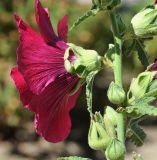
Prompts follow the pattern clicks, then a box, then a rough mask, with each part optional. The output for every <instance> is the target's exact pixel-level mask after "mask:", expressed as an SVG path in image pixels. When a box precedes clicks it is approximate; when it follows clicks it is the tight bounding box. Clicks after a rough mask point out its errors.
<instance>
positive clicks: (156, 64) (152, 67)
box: [148, 59, 157, 71]
mask: <svg viewBox="0 0 157 160" xmlns="http://www.w3.org/2000/svg"><path fill="white" fill-rule="evenodd" d="M148 70H149V71H157V59H155V60H154V63H153V64H152V65H150V66H149V67H148Z"/></svg>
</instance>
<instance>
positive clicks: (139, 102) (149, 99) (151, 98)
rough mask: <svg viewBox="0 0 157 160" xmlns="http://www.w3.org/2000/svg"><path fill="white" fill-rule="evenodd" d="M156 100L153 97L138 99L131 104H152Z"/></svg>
mask: <svg viewBox="0 0 157 160" xmlns="http://www.w3.org/2000/svg"><path fill="white" fill-rule="evenodd" d="M155 99H156V98H154V97H142V98H140V99H137V100H136V101H135V102H134V103H133V104H135V105H138V104H141V105H142V104H149V103H151V102H153V101H154V100H155Z"/></svg>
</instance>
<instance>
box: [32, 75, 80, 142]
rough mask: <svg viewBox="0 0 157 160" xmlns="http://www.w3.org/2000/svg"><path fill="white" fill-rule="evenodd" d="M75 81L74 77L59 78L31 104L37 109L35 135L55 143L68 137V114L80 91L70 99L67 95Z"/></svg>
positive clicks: (69, 123)
mask: <svg viewBox="0 0 157 160" xmlns="http://www.w3.org/2000/svg"><path fill="white" fill-rule="evenodd" d="M77 81H78V79H77V78H76V77H71V78H70V79H69V77H68V79H67V78H65V76H64V77H61V78H59V79H57V80H55V82H53V83H52V84H50V85H49V86H48V87H47V88H46V90H45V91H44V92H43V93H42V94H41V95H39V96H37V98H36V99H34V101H33V102H32V103H31V105H32V106H37V107H38V110H37V111H36V116H35V122H34V123H35V128H36V130H37V133H38V134H40V135H41V136H43V137H44V138H45V139H46V140H47V141H50V142H54V143H56V142H59V141H62V140H64V139H65V138H66V137H67V136H68V134H69V132H70V129H71V120H70V116H69V112H70V110H71V109H72V108H73V107H74V105H75V102H76V99H77V97H78V95H79V93H80V90H79V91H77V92H76V93H75V94H74V95H72V96H71V97H69V96H68V94H69V93H70V91H71V90H72V89H73V87H74V86H75V85H76V83H77Z"/></svg>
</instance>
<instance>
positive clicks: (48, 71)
mask: <svg viewBox="0 0 157 160" xmlns="http://www.w3.org/2000/svg"><path fill="white" fill-rule="evenodd" d="M15 17H16V23H17V25H18V30H19V32H20V45H19V48H18V50H17V57H18V60H17V63H18V68H19V71H20V72H21V73H22V75H23V76H24V79H25V81H26V83H27V84H28V86H29V88H30V90H31V91H32V92H33V93H34V94H40V93H41V92H42V91H43V90H44V89H45V87H47V86H48V85H49V84H50V83H51V82H52V81H54V80H55V78H56V77H57V76H59V75H62V74H64V73H65V72H66V71H65V67H64V51H63V50H60V49H58V48H54V47H52V46H49V45H47V44H46V43H45V42H44V41H43V39H42V38H41V37H40V36H39V35H38V34H37V33H35V32H34V31H33V30H32V29H31V28H30V27H29V26H28V25H26V24H25V23H24V22H23V21H22V19H20V18H19V17H18V16H17V15H16V16H15Z"/></svg>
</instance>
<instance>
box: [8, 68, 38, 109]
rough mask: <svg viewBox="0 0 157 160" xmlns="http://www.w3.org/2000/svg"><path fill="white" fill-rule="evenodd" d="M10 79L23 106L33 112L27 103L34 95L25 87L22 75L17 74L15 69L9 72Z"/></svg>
mask: <svg viewBox="0 0 157 160" xmlns="http://www.w3.org/2000/svg"><path fill="white" fill-rule="evenodd" d="M11 77H12V79H13V80H14V83H15V85H16V88H17V89H18V91H19V93H20V99H21V101H22V103H23V105H24V106H25V107H26V108H27V109H29V110H31V111H33V112H34V111H35V108H32V107H31V106H29V103H30V102H31V100H32V98H33V96H34V95H33V93H32V92H31V91H30V90H29V89H28V86H27V84H26V82H25V80H24V78H23V76H22V74H21V73H20V72H19V70H18V68H17V67H15V68H13V69H12V70H11Z"/></svg>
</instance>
